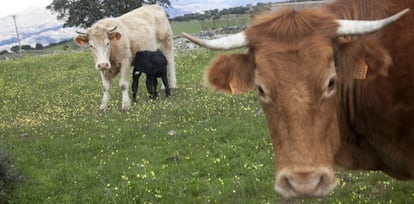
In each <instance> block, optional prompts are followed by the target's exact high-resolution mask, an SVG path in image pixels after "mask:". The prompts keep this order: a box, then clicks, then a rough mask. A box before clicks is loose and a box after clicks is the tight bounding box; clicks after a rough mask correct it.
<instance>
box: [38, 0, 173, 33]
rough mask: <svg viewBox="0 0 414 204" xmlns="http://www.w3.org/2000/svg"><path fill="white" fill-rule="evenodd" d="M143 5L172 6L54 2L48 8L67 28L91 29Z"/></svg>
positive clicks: (131, 0)
mask: <svg viewBox="0 0 414 204" xmlns="http://www.w3.org/2000/svg"><path fill="white" fill-rule="evenodd" d="M143 3H145V4H155V3H158V4H159V5H161V6H163V7H168V6H170V5H171V4H170V1H169V0H87V1H85V0H53V1H52V3H51V4H50V5H48V6H47V7H46V8H47V9H49V10H51V11H52V12H54V13H57V18H58V19H60V20H64V21H65V24H64V26H65V27H71V26H80V27H90V26H91V25H92V24H93V23H95V22H96V21H98V20H100V19H102V18H105V17H110V16H113V17H117V16H120V15H122V14H124V13H127V12H128V11H131V10H133V9H136V8H139V7H141V6H142V4H143Z"/></svg>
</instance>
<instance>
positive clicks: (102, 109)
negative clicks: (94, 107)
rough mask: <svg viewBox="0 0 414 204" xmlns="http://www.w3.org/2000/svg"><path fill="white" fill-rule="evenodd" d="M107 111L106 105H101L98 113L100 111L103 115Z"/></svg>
mask: <svg viewBox="0 0 414 204" xmlns="http://www.w3.org/2000/svg"><path fill="white" fill-rule="evenodd" d="M105 109H106V105H100V106H99V109H98V111H99V112H100V113H102V112H104V111H105Z"/></svg>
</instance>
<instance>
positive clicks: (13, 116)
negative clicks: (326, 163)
mask: <svg viewBox="0 0 414 204" xmlns="http://www.w3.org/2000/svg"><path fill="white" fill-rule="evenodd" d="M217 54H218V52H213V51H207V50H197V51H193V52H191V53H176V69H177V81H178V87H177V88H176V89H174V90H173V92H172V96H171V97H168V98H167V97H165V94H164V93H163V92H160V98H158V99H157V100H156V101H151V100H149V99H148V97H147V95H148V94H147V93H146V89H145V85H144V80H143V79H141V82H140V86H139V96H138V102H137V103H136V104H134V105H133V106H132V108H131V110H129V111H127V112H124V111H121V110H120V107H121V101H120V100H121V94H120V91H119V87H118V79H116V80H114V81H113V83H112V88H111V100H110V107H109V109H108V110H106V111H105V112H103V113H99V112H98V105H99V103H100V100H101V97H102V87H101V82H100V78H99V74H98V73H97V71H96V70H94V68H93V59H92V56H91V54H90V53H89V52H88V51H77V52H73V51H70V52H61V53H59V54H48V55H42V56H27V57H23V58H21V59H16V60H4V61H0V142H1V143H0V148H1V149H4V150H5V151H7V152H9V153H10V154H12V155H13V157H14V158H15V160H16V163H17V166H18V168H19V169H20V170H21V172H22V174H23V175H24V177H25V180H24V181H23V182H21V183H19V184H18V186H17V189H16V191H15V192H14V196H13V199H12V200H11V203H166V204H170V203H180V204H181V203H280V202H281V201H282V200H281V198H280V197H279V196H278V195H277V194H276V193H275V191H274V187H273V185H274V166H273V165H274V163H273V158H274V156H275V155H273V150H272V146H271V142H270V139H269V136H268V132H267V129H266V124H265V119H264V115H263V114H257V111H258V110H259V109H260V105H259V103H258V99H257V96H256V93H255V92H254V91H252V92H251V93H249V94H246V95H242V96H231V95H225V94H219V93H214V92H212V91H210V90H209V89H208V88H207V87H206V86H205V85H204V82H203V73H204V70H205V67H206V66H207V65H208V63H209V62H210V61H211V59H212V58H213V57H214V56H215V55H217ZM144 78H145V77H144ZM276 156H277V155H276ZM337 176H338V182H339V184H338V187H337V189H336V190H335V191H334V192H333V193H332V194H331V195H330V196H328V197H327V198H325V199H311V200H289V201H287V202H288V203H414V185H413V183H412V182H411V183H410V182H401V181H397V180H395V179H392V178H390V177H388V176H386V175H384V174H382V173H378V172H345V171H342V170H340V169H338V170H337ZM285 202H286V201H285Z"/></svg>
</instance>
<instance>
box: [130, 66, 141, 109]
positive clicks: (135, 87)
mask: <svg viewBox="0 0 414 204" xmlns="http://www.w3.org/2000/svg"><path fill="white" fill-rule="evenodd" d="M141 74H142V72H139V71H136V72H135V71H134V73H133V75H132V79H133V80H132V100H133V101H134V102H137V92H138V84H139V77H140V76H141Z"/></svg>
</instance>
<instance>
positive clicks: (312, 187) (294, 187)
mask: <svg viewBox="0 0 414 204" xmlns="http://www.w3.org/2000/svg"><path fill="white" fill-rule="evenodd" d="M335 186H336V177H335V173H334V171H333V170H332V169H328V168H324V167H321V168H312V169H306V170H300V171H298V170H290V169H288V168H285V169H282V170H281V171H280V172H278V173H277V174H276V183H275V189H276V191H277V192H278V193H280V194H281V195H282V196H283V197H286V198H307V197H325V196H327V195H328V194H329V193H330V192H332V190H333V189H334V188H335Z"/></svg>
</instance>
